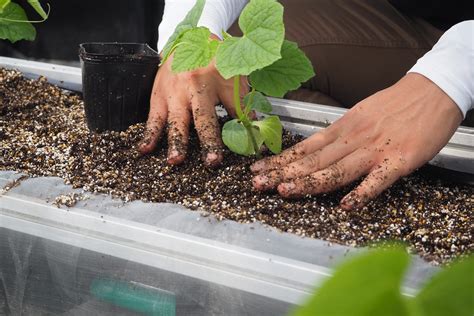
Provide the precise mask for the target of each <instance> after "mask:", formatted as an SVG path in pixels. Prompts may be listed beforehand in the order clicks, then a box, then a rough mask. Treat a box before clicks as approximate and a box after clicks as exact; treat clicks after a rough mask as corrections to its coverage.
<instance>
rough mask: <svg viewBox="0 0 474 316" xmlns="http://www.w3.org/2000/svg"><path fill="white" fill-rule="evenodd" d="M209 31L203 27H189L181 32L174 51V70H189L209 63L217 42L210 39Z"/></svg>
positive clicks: (214, 52)
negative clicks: (184, 31) (189, 28)
mask: <svg viewBox="0 0 474 316" xmlns="http://www.w3.org/2000/svg"><path fill="white" fill-rule="evenodd" d="M210 35H211V31H209V29H207V28H205V27H198V28H194V29H191V30H189V31H187V32H186V33H184V34H183V36H182V38H181V40H180V44H179V45H178V47H177V48H176V50H175V52H174V58H173V65H172V67H171V68H172V69H173V71H174V72H183V71H190V70H194V69H197V68H201V67H205V66H207V65H209V63H210V62H211V60H212V59H213V58H214V56H215V54H216V50H217V46H218V45H219V42H218V41H216V40H211V39H210V38H209V36H210Z"/></svg>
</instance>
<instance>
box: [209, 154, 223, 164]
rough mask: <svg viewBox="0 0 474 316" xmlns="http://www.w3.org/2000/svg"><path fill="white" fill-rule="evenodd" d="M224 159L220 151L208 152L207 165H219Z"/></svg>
mask: <svg viewBox="0 0 474 316" xmlns="http://www.w3.org/2000/svg"><path fill="white" fill-rule="evenodd" d="M221 161H222V156H221V155H220V154H218V153H207V155H206V160H205V162H206V165H207V166H209V167H217V166H218V165H220V163H221Z"/></svg>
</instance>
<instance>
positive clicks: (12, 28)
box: [0, 2, 36, 43]
mask: <svg viewBox="0 0 474 316" xmlns="http://www.w3.org/2000/svg"><path fill="white" fill-rule="evenodd" d="M8 20H14V21H22V22H11V21H8ZM35 37H36V30H35V28H34V27H33V25H31V23H29V22H28V17H27V16H26V13H25V11H24V10H23V9H22V8H21V7H20V6H19V5H18V4H16V3H14V2H10V4H8V5H7V6H6V7H5V9H4V10H3V12H2V13H0V39H7V40H10V42H12V43H15V42H16V41H19V40H23V39H24V40H29V41H33V40H34V39H35Z"/></svg>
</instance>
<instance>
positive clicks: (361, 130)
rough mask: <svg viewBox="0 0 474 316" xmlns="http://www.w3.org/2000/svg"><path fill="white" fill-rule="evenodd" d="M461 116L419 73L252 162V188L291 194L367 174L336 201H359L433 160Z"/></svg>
mask: <svg viewBox="0 0 474 316" xmlns="http://www.w3.org/2000/svg"><path fill="white" fill-rule="evenodd" d="M461 120H462V114H461V111H460V110H459V108H458V107H457V106H456V104H455V103H454V101H453V100H452V99H451V98H450V97H449V96H448V95H447V94H446V93H444V91H443V90H441V89H440V88H439V87H438V86H437V85H436V84H434V83H433V82H432V81H430V80H429V79H427V78H426V77H424V76H422V75H419V74H414V73H411V74H408V75H406V76H405V77H404V78H402V79H401V80H400V81H399V82H398V83H396V84H395V85H393V86H391V87H389V88H387V89H385V90H383V91H380V92H378V93H376V94H374V95H372V96H370V97H368V98H367V99H365V100H363V101H361V102H360V103H358V104H357V105H356V106H354V107H353V108H352V109H351V110H349V111H348V112H347V113H346V114H345V115H344V116H343V117H342V118H341V119H339V120H338V121H336V122H335V123H334V124H332V125H331V126H329V127H328V128H326V129H324V130H322V131H321V132H319V133H316V134H314V135H313V136H311V137H309V138H307V139H306V140H304V141H302V142H301V143H299V144H297V145H295V146H293V147H292V148H290V149H287V150H285V151H284V152H283V153H281V154H280V155H278V156H273V157H268V158H265V159H263V160H260V161H257V162H256V163H255V164H253V165H252V167H251V170H252V172H254V173H256V174H258V175H256V176H255V177H254V179H253V184H254V187H255V188H256V189H257V190H262V191H264V190H271V189H275V188H277V189H278V192H279V193H280V195H282V196H283V197H288V198H296V197H302V196H305V195H308V194H319V193H325V192H329V191H333V190H336V189H339V188H341V187H343V186H346V185H348V184H350V183H351V182H353V181H355V180H357V179H359V178H360V177H362V176H364V175H368V176H367V177H366V178H365V179H364V180H363V181H362V183H361V184H360V185H359V186H358V187H357V188H355V189H354V190H353V191H352V192H350V193H349V194H348V195H346V196H345V197H344V198H343V199H342V201H341V207H342V208H344V209H346V210H348V209H356V208H360V207H362V206H364V205H365V204H366V203H367V202H368V201H370V200H371V199H373V198H375V197H376V196H377V195H379V194H380V193H381V192H382V191H384V190H385V189H386V188H388V187H389V186H391V185H392V184H393V183H394V182H395V181H397V180H398V179H399V178H400V177H402V176H405V175H408V174H409V173H411V172H413V171H414V170H415V169H417V168H419V167H420V166H422V165H423V164H424V163H426V162H427V161H429V160H430V159H432V158H433V157H434V156H435V155H436V154H437V153H438V152H439V151H440V150H441V149H442V148H443V146H444V145H445V144H446V143H447V142H448V141H449V139H450V137H451V136H452V135H453V134H454V132H455V131H456V128H457V127H458V126H459V124H460V123H461Z"/></svg>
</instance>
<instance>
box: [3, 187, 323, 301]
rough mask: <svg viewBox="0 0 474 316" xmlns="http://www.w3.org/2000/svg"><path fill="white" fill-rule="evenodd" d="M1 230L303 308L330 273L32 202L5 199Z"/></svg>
mask: <svg viewBox="0 0 474 316" xmlns="http://www.w3.org/2000/svg"><path fill="white" fill-rule="evenodd" d="M0 205H1V207H0V227H5V228H8V229H12V230H17V231H22V232H23V233H26V234H31V235H34V236H38V237H41V238H46V239H50V240H54V241H57V242H62V243H65V244H68V245H71V246H75V247H80V248H84V249H88V250H92V251H97V252H100V253H105V254H108V255H112V256H115V257H118V258H122V259H125V260H131V261H134V262H138V263H141V264H145V265H149V266H152V267H155V268H158V269H163V270H166V271H171V272H175V273H178V274H181V275H187V276H189V277H193V278H198V279H201V280H205V281H208V282H213V283H217V284H221V285H224V286H228V287H230V288H234V289H239V290H242V291H246V292H250V293H254V294H258V295H262V296H265V297H270V298H272V299H276V300H279V301H283V302H287V303H291V304H298V303H301V302H302V300H304V298H305V297H307V295H309V294H310V293H311V292H312V290H313V287H314V285H315V284H318V283H320V282H321V281H323V280H324V279H325V278H327V277H328V276H330V275H331V271H330V270H329V269H328V268H325V267H322V266H316V265H312V264H309V263H305V262H300V261H296V260H292V259H288V258H284V257H279V256H275V255H271V254H267V253H263V252H259V251H254V250H250V249H245V248H240V247H237V246H233V245H229V244H224V243H220V242H216V241H213V240H209V239H204V238H200V237H196V236H192V235H187V234H183V233H178V232H174V231H169V230H164V229H157V228H156V227H153V226H150V225H145V224H140V223H136V222H131V221H128V220H124V219H120V218H117V217H112V216H106V215H101V214H100V213H95V212H90V211H87V210H84V209H79V208H68V209H67V210H65V209H59V208H56V207H53V206H51V205H48V204H45V203H44V202H41V201H37V200H33V199H31V197H25V196H15V195H13V196H12V195H3V196H0Z"/></svg>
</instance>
